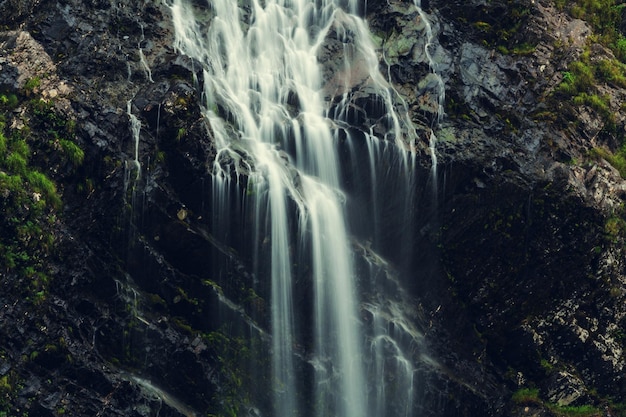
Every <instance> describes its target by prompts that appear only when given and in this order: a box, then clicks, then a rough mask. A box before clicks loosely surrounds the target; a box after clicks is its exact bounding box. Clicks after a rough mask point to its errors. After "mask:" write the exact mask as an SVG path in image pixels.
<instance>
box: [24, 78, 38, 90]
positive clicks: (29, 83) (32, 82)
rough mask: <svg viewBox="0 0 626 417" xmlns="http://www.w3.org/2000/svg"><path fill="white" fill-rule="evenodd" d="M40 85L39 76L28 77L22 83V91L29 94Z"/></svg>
mask: <svg viewBox="0 0 626 417" xmlns="http://www.w3.org/2000/svg"><path fill="white" fill-rule="evenodd" d="M40 85H41V77H33V78H29V79H27V80H26V82H25V83H24V92H25V93H27V94H30V93H32V92H33V91H34V90H35V89H36V88H38V87H39V86H40Z"/></svg>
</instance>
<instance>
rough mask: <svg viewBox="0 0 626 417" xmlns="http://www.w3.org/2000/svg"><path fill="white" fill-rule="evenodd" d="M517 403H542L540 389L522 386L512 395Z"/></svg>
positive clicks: (512, 398)
mask: <svg viewBox="0 0 626 417" xmlns="http://www.w3.org/2000/svg"><path fill="white" fill-rule="evenodd" d="M511 400H513V402H514V403H516V404H540V403H541V400H540V399H539V390H538V389H537V388H520V389H519V390H517V391H515V392H514V393H513V396H512V397H511Z"/></svg>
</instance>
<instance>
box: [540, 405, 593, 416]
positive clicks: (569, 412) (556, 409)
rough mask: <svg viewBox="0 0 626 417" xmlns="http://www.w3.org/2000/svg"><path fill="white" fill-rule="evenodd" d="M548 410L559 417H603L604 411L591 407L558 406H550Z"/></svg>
mask: <svg viewBox="0 0 626 417" xmlns="http://www.w3.org/2000/svg"><path fill="white" fill-rule="evenodd" d="M548 408H549V409H550V411H552V412H553V413H554V414H555V415H557V416H558V417H594V416H598V417H600V416H602V415H603V414H602V411H601V410H599V409H598V408H596V407H594V406H591V405H580V406H558V405H549V406H548Z"/></svg>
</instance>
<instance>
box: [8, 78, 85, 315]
mask: <svg viewBox="0 0 626 417" xmlns="http://www.w3.org/2000/svg"><path fill="white" fill-rule="evenodd" d="M39 82H40V80H39V79H31V80H28V81H27V83H26V85H25V87H24V90H25V91H22V92H21V96H20V95H18V94H15V93H3V94H0V211H1V212H2V213H3V215H2V217H0V275H3V276H7V277H16V278H18V279H17V280H8V281H6V282H5V284H6V285H7V286H8V285H11V286H13V291H15V293H16V294H22V295H23V296H24V297H25V298H26V299H28V300H30V301H31V302H33V303H35V304H37V303H40V302H41V301H43V300H44V299H45V297H46V294H47V287H48V284H49V277H48V274H49V269H48V261H47V260H48V258H49V257H50V256H51V254H52V253H53V250H54V242H55V237H54V232H53V227H54V225H55V223H56V219H57V213H58V212H59V210H60V209H61V207H62V201H61V196H60V195H59V191H58V189H57V186H56V184H55V183H54V181H53V180H52V179H51V177H50V176H49V172H50V171H48V170H49V164H48V163H47V162H48V161H49V158H54V159H55V160H57V161H59V160H62V155H65V157H66V158H67V159H68V160H69V161H70V162H71V163H72V164H74V165H78V164H80V163H82V161H83V159H84V152H83V151H82V150H81V149H80V148H79V147H78V146H77V145H76V144H75V143H74V142H72V141H70V140H65V139H60V138H59V134H63V135H65V136H66V137H73V136H74V135H75V133H74V130H75V124H73V123H71V122H69V121H67V120H66V119H65V118H63V117H61V116H59V115H58V114H57V112H56V111H55V110H54V107H53V103H51V102H46V101H43V100H39V99H30V100H25V96H28V97H32V94H33V90H34V89H36V88H37V86H38V84H39ZM18 107H21V108H22V109H23V111H20V112H14V111H13V110H14V109H16V108H18ZM25 113H26V116H25V117H24V116H23V115H24V114H25ZM16 119H17V120H16ZM15 121H19V123H14V122H15ZM20 125H21V126H22V127H21V128H14V127H9V126H20ZM33 132H35V133H33ZM46 137H47V138H48V139H49V140H46ZM55 143H56V145H55ZM55 151H59V152H55ZM55 154H58V156H55ZM7 290H8V287H7Z"/></svg>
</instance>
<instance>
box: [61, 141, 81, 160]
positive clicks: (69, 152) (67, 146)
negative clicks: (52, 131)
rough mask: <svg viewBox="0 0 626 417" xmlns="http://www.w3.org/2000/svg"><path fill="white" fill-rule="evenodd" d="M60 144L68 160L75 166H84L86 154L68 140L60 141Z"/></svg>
mask: <svg viewBox="0 0 626 417" xmlns="http://www.w3.org/2000/svg"><path fill="white" fill-rule="evenodd" d="M59 144H60V145H61V149H63V153H64V154H65V156H66V157H67V159H68V160H69V161H70V162H71V163H72V164H73V165H74V166H79V165H82V163H83V161H84V160H85V152H84V151H83V150H82V149H81V148H80V147H79V146H78V145H77V144H75V143H74V142H72V141H71V140H67V139H59Z"/></svg>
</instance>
